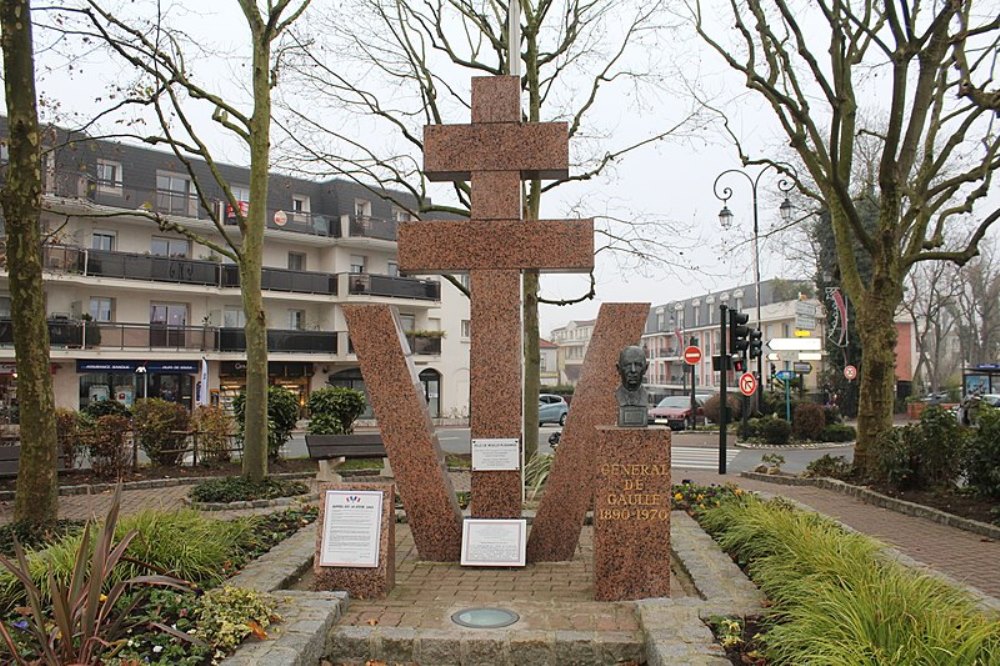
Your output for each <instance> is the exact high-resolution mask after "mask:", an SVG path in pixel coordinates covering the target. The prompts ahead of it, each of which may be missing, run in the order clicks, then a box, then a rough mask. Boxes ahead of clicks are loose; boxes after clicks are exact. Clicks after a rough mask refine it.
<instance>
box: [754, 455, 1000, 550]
mask: <svg viewBox="0 0 1000 666" xmlns="http://www.w3.org/2000/svg"><path fill="white" fill-rule="evenodd" d="M740 476H741V477H743V478H746V479H752V480H754V481H763V482H765V483H774V484H777V485H785V486H814V487H817V488H823V489H824V490H832V491H833V492H836V493H840V494H841V495H849V496H851V497H856V498H858V499H859V500H861V501H862V502H864V503H866V504H872V505H875V506H878V507H881V508H883V509H889V510H890V511H895V512H896V513H902V514H904V515H907V516H914V517H917V518H926V519H928V520H932V521H934V522H935V523H940V524H941V525H947V526H948V527H954V528H956V529H960V530H965V531H966V532H972V533H973V534H979V535H981V536H985V537H989V538H991V539H996V540H998V541H1000V527H998V526H996V525H990V524H989V523H983V522H980V521H978V520H971V519H969V518H961V517H959V516H956V515H955V514H952V513H947V512H945V511H941V510H939V509H932V508H930V507H927V506H924V505H922V504H915V503H913V502H907V501H906V500H901V499H896V498H895V497H889V496H888V495H883V494H882V493H877V492H875V491H874V490H870V489H868V488H865V487H863V486H854V485H851V484H849V483H844V482H843V481H839V480H837V479H829V478H826V477H822V478H816V479H811V478H806V477H800V476H772V475H770V474H760V473H758V472H741V473H740Z"/></svg>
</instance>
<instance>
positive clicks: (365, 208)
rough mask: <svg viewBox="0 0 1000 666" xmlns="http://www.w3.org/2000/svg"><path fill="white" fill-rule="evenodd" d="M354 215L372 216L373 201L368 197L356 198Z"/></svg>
mask: <svg viewBox="0 0 1000 666" xmlns="http://www.w3.org/2000/svg"><path fill="white" fill-rule="evenodd" d="M354 216H355V217H371V216H372V202H371V201H368V200H367V199H355V200H354Z"/></svg>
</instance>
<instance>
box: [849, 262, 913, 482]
mask: <svg viewBox="0 0 1000 666" xmlns="http://www.w3.org/2000/svg"><path fill="white" fill-rule="evenodd" d="M888 282H889V280H887V279H879V278H878V277H877V276H876V277H875V279H874V280H873V285H872V287H871V288H870V290H868V291H867V292H866V294H865V296H864V298H863V300H862V302H861V304H860V305H859V307H857V309H856V311H857V316H858V319H857V327H858V337H859V338H860V339H861V347H862V349H864V350H865V354H864V363H863V365H862V368H861V397H860V400H859V402H858V441H857V444H856V445H855V447H854V467H855V469H857V470H859V471H860V472H862V473H863V474H865V475H870V473H871V471H872V463H873V457H874V456H873V452H874V451H875V450H876V446H877V444H878V441H879V439H880V438H881V437H882V435H883V433H886V432H888V431H889V430H890V429H891V428H892V414H893V405H894V403H895V387H896V372H895V370H896V337H897V336H896V324H895V322H894V321H893V316H894V314H895V312H896V308H897V307H898V305H899V303H900V302H901V300H902V294H901V293H899V294H898V295H895V296H894V294H897V293H898V292H899V289H898V288H893V287H892V286H891V285H889V284H888Z"/></svg>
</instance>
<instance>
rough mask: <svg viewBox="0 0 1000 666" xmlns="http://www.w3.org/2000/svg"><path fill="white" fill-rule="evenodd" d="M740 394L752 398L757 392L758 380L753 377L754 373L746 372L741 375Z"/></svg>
mask: <svg viewBox="0 0 1000 666" xmlns="http://www.w3.org/2000/svg"><path fill="white" fill-rule="evenodd" d="M739 386H740V393H742V394H743V395H745V396H751V395H753V394H754V392H755V391H756V390H757V378H756V377H754V376H753V373H750V372H744V373H743V374H742V375H740V381H739Z"/></svg>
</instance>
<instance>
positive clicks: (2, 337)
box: [0, 319, 218, 351]
mask: <svg viewBox="0 0 1000 666" xmlns="http://www.w3.org/2000/svg"><path fill="white" fill-rule="evenodd" d="M48 327H49V344H50V345H51V346H52V347H54V348H65V349H122V350H124V349H148V350H161V349H166V350H176V351H212V350H214V349H215V348H216V347H217V345H218V342H217V337H218V331H217V329H215V328H208V327H195V326H167V325H165V324H118V323H113V322H96V321H83V320H80V319H50V320H49V322H48ZM13 344H14V328H13V326H12V325H11V322H10V320H9V319H0V345H2V346H10V345H13Z"/></svg>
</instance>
